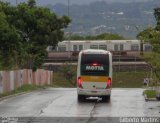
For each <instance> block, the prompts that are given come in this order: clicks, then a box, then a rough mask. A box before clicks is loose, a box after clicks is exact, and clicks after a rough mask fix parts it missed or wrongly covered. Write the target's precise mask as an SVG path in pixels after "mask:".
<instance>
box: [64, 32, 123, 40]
mask: <svg viewBox="0 0 160 123" xmlns="http://www.w3.org/2000/svg"><path fill="white" fill-rule="evenodd" d="M65 39H66V40H123V39H125V38H124V37H122V36H119V35H118V34H110V33H103V34H100V35H96V36H79V35H72V36H70V37H66V38H65Z"/></svg>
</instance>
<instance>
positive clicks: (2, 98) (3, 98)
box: [0, 88, 46, 101]
mask: <svg viewBox="0 0 160 123" xmlns="http://www.w3.org/2000/svg"><path fill="white" fill-rule="evenodd" d="M45 89H46V88H43V89H42V88H39V89H37V90H31V91H26V92H20V93H17V94H11V95H8V96H4V97H1V98H0V101H3V100H5V99H8V98H12V97H16V96H20V95H24V94H28V93H31V92H34V91H38V90H45Z"/></svg>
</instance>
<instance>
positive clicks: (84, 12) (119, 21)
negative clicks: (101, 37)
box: [47, 0, 160, 38]
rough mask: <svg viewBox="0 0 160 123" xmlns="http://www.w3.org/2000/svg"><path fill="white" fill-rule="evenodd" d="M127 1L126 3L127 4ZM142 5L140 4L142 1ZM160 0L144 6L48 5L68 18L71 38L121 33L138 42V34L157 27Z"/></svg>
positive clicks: (132, 3)
mask: <svg viewBox="0 0 160 123" xmlns="http://www.w3.org/2000/svg"><path fill="white" fill-rule="evenodd" d="M117 1H119V0H117ZM126 1H127V0H126ZM139 1H140V0H139ZM159 5H160V0H153V1H151V0H150V1H145V2H144V1H142V0H141V2H135V0H134V2H125V3H124V2H121V3H118V2H112V3H108V2H105V1H96V2H92V3H90V4H86V5H70V6H69V11H68V6H67V5H65V4H56V5H48V6H47V7H49V8H50V9H51V10H52V11H54V12H55V13H57V14H58V15H68V13H69V16H70V17H71V19H72V23H71V25H70V27H69V28H68V30H66V31H69V32H71V33H72V34H80V35H96V34H100V33H104V32H110V33H118V34H120V35H122V36H124V37H127V38H136V35H137V33H138V32H139V31H142V30H143V29H144V28H146V27H148V26H154V25H155V18H154V14H153V12H154V11H153V9H154V8H155V7H159Z"/></svg>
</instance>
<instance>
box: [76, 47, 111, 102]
mask: <svg viewBox="0 0 160 123" xmlns="http://www.w3.org/2000/svg"><path fill="white" fill-rule="evenodd" d="M111 85H112V54H111V53H110V52H109V51H105V50H92V49H88V50H83V51H81V52H80V53H79V57H78V66H77V96H78V101H82V100H84V99H85V98H86V96H100V97H102V99H104V100H106V99H110V95H111Z"/></svg>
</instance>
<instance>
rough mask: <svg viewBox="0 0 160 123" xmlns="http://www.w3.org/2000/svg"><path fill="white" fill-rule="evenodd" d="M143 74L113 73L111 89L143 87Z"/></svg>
mask: <svg viewBox="0 0 160 123" xmlns="http://www.w3.org/2000/svg"><path fill="white" fill-rule="evenodd" d="M145 76H146V75H145V73H144V72H113V83H112V87H113V88H141V87H143V79H144V77H145Z"/></svg>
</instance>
